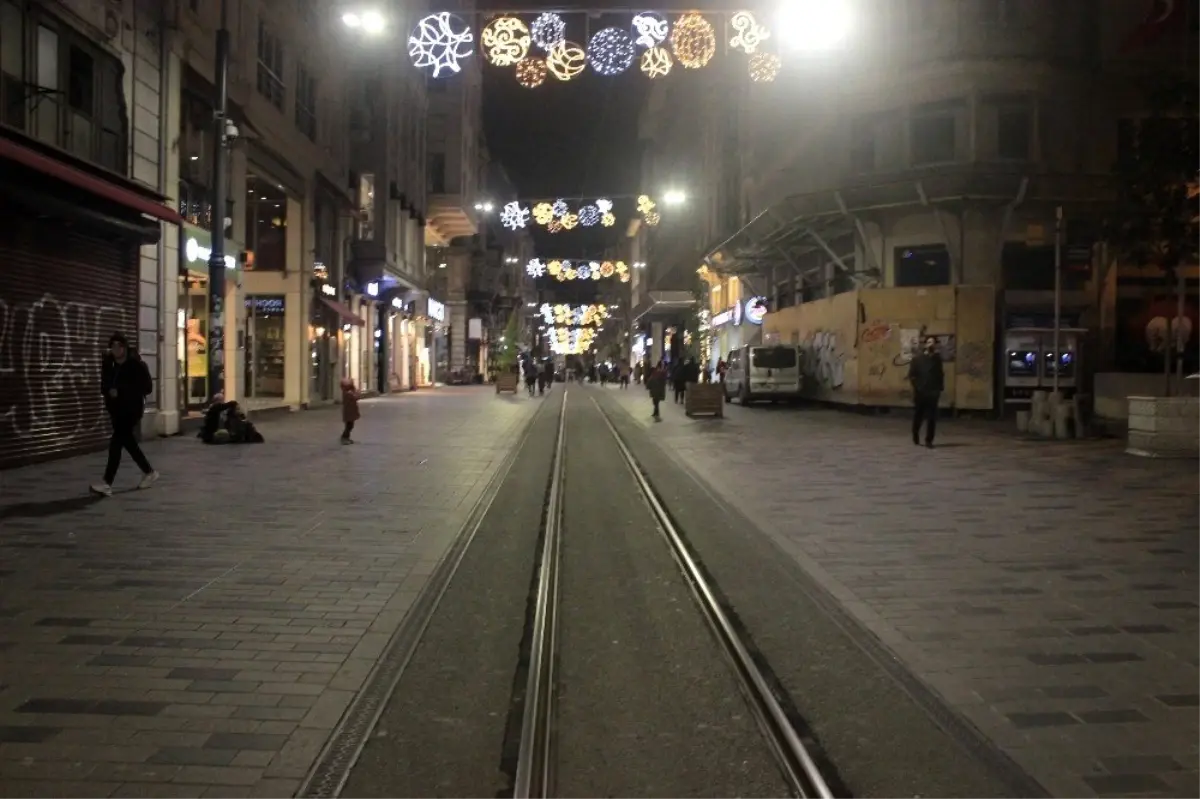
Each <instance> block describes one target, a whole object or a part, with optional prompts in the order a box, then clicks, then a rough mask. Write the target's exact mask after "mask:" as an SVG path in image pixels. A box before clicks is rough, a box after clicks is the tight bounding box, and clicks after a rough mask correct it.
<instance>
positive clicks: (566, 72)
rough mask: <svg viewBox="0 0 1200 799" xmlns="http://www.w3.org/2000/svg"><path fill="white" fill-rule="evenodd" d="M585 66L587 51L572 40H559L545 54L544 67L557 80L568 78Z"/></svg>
mask: <svg viewBox="0 0 1200 799" xmlns="http://www.w3.org/2000/svg"><path fill="white" fill-rule="evenodd" d="M586 66H587V53H586V52H585V51H584V49H583V48H582V47H580V46H579V45H577V44H575V43H574V42H568V41H562V42H559V43H558V44H556V45H554V46H553V47H552V48H550V52H549V53H548V54H547V55H546V68H547V69H549V70H550V74H551V75H553V76H554V77H555V78H557V79H558V80H562V81H567V80H570V79H571V78H574V77H575V76H577V75H578V74H579V73H580V72H583V70H584V67H586Z"/></svg>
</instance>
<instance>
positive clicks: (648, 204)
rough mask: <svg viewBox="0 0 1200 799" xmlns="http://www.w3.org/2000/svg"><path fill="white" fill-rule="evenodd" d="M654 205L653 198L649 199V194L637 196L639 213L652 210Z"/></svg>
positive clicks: (646, 212)
mask: <svg viewBox="0 0 1200 799" xmlns="http://www.w3.org/2000/svg"><path fill="white" fill-rule="evenodd" d="M654 207H655V204H654V200H651V199H650V196H649V195H647V194H643V195H641V196H640V197H638V198H637V209H638V213H639V214H648V213H650V212H651V211H653V210H654Z"/></svg>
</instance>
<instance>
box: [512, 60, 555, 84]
mask: <svg viewBox="0 0 1200 799" xmlns="http://www.w3.org/2000/svg"><path fill="white" fill-rule="evenodd" d="M547 72H548V70H547V69H546V59H544V58H537V57H536V56H534V57H528V56H527V57H525V58H522V59H521V60H520V61H518V62H517V83H519V84H521V85H522V86H524V87H525V88H526V89H536V88H537V87H538V86H541V85H542V84H543V83H545V82H546V74H547Z"/></svg>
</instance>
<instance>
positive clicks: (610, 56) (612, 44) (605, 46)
mask: <svg viewBox="0 0 1200 799" xmlns="http://www.w3.org/2000/svg"><path fill="white" fill-rule="evenodd" d="M636 56H637V48H636V47H634V44H633V39H632V38H631V37H630V36H629V34H628V33H626V32H625V31H623V30H621V29H620V28H605V29H604V30H602V31H600V32H599V33H597V34H596V35H595V36H593V37H592V40H591V41H590V42H588V52H587V57H588V62H589V63H591V65H592V69H594V70H596V71H597V72H599V73H600V74H601V75H608V76H610V77H611V76H612V75H620V74H621V73H622V72H624V71H625V70H627V69H629V65H630V64H632V63H633V59H634V58H635V57H636Z"/></svg>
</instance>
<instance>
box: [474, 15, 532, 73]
mask: <svg viewBox="0 0 1200 799" xmlns="http://www.w3.org/2000/svg"><path fill="white" fill-rule="evenodd" d="M479 43H480V45H482V46H483V49H484V53H485V54H486V56H487V59H488V61H490V62H491V63H492V64H495V65H496V66H498V67H511V66H513V65H514V64H517V63H519V62H520V61H521V59H523V58H524V57H525V56H527V55H529V45H530V38H529V28H527V27H526V26H525V23H524V22H522V21H521V20H519V19H518V18H516V17H496V18H495V19H493V20H492V21H491V22H489V23H488V24H487V25H485V26H484V27H483V32H482V33H480V34H479Z"/></svg>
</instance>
